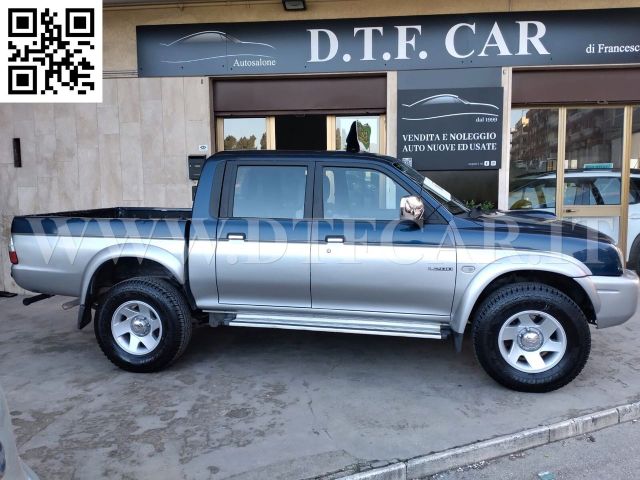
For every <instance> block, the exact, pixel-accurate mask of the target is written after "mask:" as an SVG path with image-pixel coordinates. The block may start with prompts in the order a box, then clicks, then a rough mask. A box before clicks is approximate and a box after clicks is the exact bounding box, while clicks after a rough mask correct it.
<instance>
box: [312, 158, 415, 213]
mask: <svg viewBox="0 0 640 480" xmlns="http://www.w3.org/2000/svg"><path fill="white" fill-rule="evenodd" d="M325 168H359V169H361V170H372V171H375V172H378V173H381V174H383V175H385V176H387V177H389V178H390V179H391V180H392V181H394V182H395V183H396V184H398V185H400V186H401V187H402V188H404V189H405V190H406V191H407V192H409V195H417V196H419V197H420V198H423V197H422V195H421V192H418V191H417V190H416V189H415V187H414V185H413V184H412V183H410V182H408V181H406V179H404V178H402V177H400V176H399V175H395V172H394V171H393V170H392V169H391V168H388V169H387V168H384V166H383V165H376V164H374V163H369V162H357V161H352V162H348V161H347V162H332V161H317V162H316V167H315V183H314V189H313V190H314V191H313V197H314V198H313V218H314V219H316V220H323V221H354V222H392V221H396V220H378V219H367V218H324V202H323V198H324V196H323V187H324V186H323V174H324V169H325ZM423 201H424V199H423ZM425 203H427V202H425ZM397 220H398V221H399V220H400V206H398V219H397Z"/></svg>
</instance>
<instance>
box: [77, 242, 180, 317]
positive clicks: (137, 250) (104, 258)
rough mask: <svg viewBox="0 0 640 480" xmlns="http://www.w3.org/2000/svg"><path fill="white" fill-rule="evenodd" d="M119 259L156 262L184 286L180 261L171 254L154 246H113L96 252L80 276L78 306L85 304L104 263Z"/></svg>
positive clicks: (130, 244)
mask: <svg viewBox="0 0 640 480" xmlns="http://www.w3.org/2000/svg"><path fill="white" fill-rule="evenodd" d="M120 258H139V259H140V260H147V261H153V262H157V263H159V264H160V265H162V266H163V267H165V268H166V269H167V270H168V271H169V272H170V273H171V275H172V276H173V277H174V278H175V279H176V280H177V281H178V282H179V283H180V284H181V285H184V282H185V279H184V264H183V262H182V259H180V258H177V257H176V256H175V255H174V254H172V253H171V252H169V251H167V250H164V249H163V248H160V247H156V246H154V245H148V244H141V243H138V244H136V243H127V244H125V245H114V246H112V247H108V248H105V249H104V250H101V251H100V252H98V253H97V254H96V255H95V256H94V257H93V258H92V259H91V261H90V262H89V263H88V264H87V268H86V269H85V271H84V275H83V276H82V290H81V295H80V305H85V304H86V299H87V295H88V293H89V291H90V290H89V289H90V287H91V282H92V281H93V277H94V275H95V273H96V272H97V271H98V269H99V268H100V267H101V266H102V265H104V264H105V263H106V262H109V261H112V262H115V261H117V260H118V259H120Z"/></svg>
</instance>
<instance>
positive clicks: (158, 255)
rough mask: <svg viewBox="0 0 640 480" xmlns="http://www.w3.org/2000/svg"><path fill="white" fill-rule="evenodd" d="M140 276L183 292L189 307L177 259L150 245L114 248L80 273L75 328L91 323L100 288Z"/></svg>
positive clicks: (98, 256) (99, 254) (183, 279)
mask: <svg viewBox="0 0 640 480" xmlns="http://www.w3.org/2000/svg"><path fill="white" fill-rule="evenodd" d="M140 276H151V277H160V278H166V279H168V280H170V281H171V282H172V283H174V284H175V285H176V286H178V287H180V288H181V289H182V290H183V292H184V293H185V296H186V298H187V300H188V301H189V303H190V304H191V298H190V296H189V295H186V293H187V289H186V288H185V274H184V266H183V263H182V261H181V260H180V259H179V258H177V257H176V256H174V255H173V254H172V253H170V252H168V251H167V250H164V249H162V248H159V247H156V246H153V245H135V244H133V245H130V244H127V245H124V246H121V245H118V246H114V247H110V248H107V249H105V250H102V251H101V252H99V253H98V254H97V255H95V256H94V257H93V258H92V259H91V261H90V262H89V264H88V265H87V267H86V269H85V271H84V274H83V278H82V287H81V295H80V310H79V312H78V328H83V327H84V326H86V325H87V324H88V323H89V322H91V304H92V303H93V300H94V299H95V296H96V295H98V294H99V292H100V290H101V289H104V288H107V287H110V286H113V285H115V284H116V283H118V282H121V281H123V280H126V279H129V278H133V277H140Z"/></svg>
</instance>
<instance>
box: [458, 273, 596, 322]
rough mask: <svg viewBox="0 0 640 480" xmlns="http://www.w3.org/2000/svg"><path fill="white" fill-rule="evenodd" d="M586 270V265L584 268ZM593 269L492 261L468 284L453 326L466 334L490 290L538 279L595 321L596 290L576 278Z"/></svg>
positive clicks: (590, 319) (459, 303)
mask: <svg viewBox="0 0 640 480" xmlns="http://www.w3.org/2000/svg"><path fill="white" fill-rule="evenodd" d="M584 268H585V269H586V267H584ZM589 273H590V272H589V271H588V270H586V272H585V270H584V269H583V268H581V267H580V265H576V264H573V263H571V264H568V265H567V264H552V265H530V266H525V265H522V266H519V267H516V268H514V266H513V265H509V266H506V265H498V264H492V265H490V266H488V267H485V269H483V270H482V271H481V272H480V273H478V274H477V275H476V277H475V278H474V279H473V280H472V281H471V282H470V283H469V285H468V286H467V288H466V289H465V291H464V293H463V295H462V298H461V299H460V301H459V302H458V305H457V307H456V308H455V310H454V313H453V315H452V317H451V329H452V330H453V331H454V332H456V333H460V334H461V333H464V330H465V327H466V325H467V323H468V322H469V321H470V320H471V319H472V318H473V315H474V313H475V310H476V309H477V307H478V306H479V305H481V304H482V302H483V301H484V299H486V298H487V297H488V296H489V295H491V293H493V292H495V291H496V290H497V289H498V288H500V287H502V286H504V285H507V284H511V283H515V282H526V281H535V282H541V283H544V284H547V285H550V286H552V287H554V288H557V289H558V290H560V291H561V292H563V293H564V294H565V295H567V296H568V297H569V298H571V299H572V300H573V301H574V302H576V304H577V305H578V306H579V307H580V308H581V309H582V311H583V312H584V314H585V316H586V317H587V319H588V320H589V322H590V323H591V322H594V323H595V319H596V312H597V311H598V310H599V307H600V305H599V303H598V296H597V293H596V291H595V287H594V288H593V289H592V290H593V291H587V290H586V289H585V288H583V286H586V285H587V284H585V283H584V282H583V283H582V285H581V284H580V283H578V282H577V281H576V280H575V279H574V278H575V277H584V276H587V275H588V274H589Z"/></svg>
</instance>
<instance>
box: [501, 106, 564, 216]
mask: <svg viewBox="0 0 640 480" xmlns="http://www.w3.org/2000/svg"><path fill="white" fill-rule="evenodd" d="M510 157H511V161H510V172H509V192H510V193H509V208H512V209H516V208H554V207H555V169H556V165H557V161H558V109H557V108H514V109H512V110H511V151H510ZM543 205H544V206H543Z"/></svg>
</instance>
